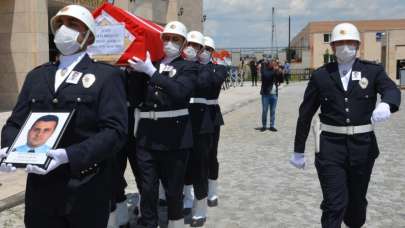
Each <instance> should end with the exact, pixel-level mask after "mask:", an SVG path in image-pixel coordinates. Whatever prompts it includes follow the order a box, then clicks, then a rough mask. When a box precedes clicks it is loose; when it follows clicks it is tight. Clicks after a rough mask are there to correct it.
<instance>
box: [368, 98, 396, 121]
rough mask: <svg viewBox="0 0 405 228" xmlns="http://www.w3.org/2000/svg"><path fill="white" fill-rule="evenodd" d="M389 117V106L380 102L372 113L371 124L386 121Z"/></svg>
mask: <svg viewBox="0 0 405 228" xmlns="http://www.w3.org/2000/svg"><path fill="white" fill-rule="evenodd" d="M390 116H391V111H390V105H389V104H387V103H385V102H381V103H379V104H378V105H377V107H376V108H375V109H374V111H373V115H372V116H371V122H372V123H380V122H384V121H386V120H388V119H389V118H390Z"/></svg>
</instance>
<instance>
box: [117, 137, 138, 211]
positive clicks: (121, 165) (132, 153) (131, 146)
mask: <svg viewBox="0 0 405 228" xmlns="http://www.w3.org/2000/svg"><path fill="white" fill-rule="evenodd" d="M116 160H117V164H116V172H117V173H116V178H115V181H116V184H115V185H114V187H115V189H114V190H115V192H114V201H115V202H116V203H121V202H123V201H125V200H126V196H125V188H126V187H127V182H126V180H125V176H124V174H125V170H126V168H127V160H128V161H129V165H130V166H131V170H132V173H133V175H134V177H135V183H136V186H137V188H138V190H139V191H141V186H140V184H141V181H140V177H139V168H138V165H137V162H136V141H135V138H134V137H131V138H130V139H129V140H128V141H127V144H126V145H125V146H124V148H123V149H122V150H121V151H120V152H119V153H118V154H117V157H116ZM114 209H115V205H112V210H114Z"/></svg>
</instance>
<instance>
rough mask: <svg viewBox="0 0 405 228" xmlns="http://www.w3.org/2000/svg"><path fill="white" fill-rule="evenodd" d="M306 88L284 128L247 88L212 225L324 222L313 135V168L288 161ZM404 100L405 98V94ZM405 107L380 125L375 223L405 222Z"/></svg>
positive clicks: (287, 95)
mask: <svg viewBox="0 0 405 228" xmlns="http://www.w3.org/2000/svg"><path fill="white" fill-rule="evenodd" d="M304 88H305V86H304V85H303V84H295V85H290V86H287V87H284V88H283V89H282V90H281V92H280V98H279V103H278V108H277V120H276V123H277V126H276V127H277V128H278V129H279V131H278V132H276V133H274V132H270V131H266V132H259V131H257V130H255V128H256V127H259V126H260V110H261V106H260V101H259V99H258V96H257V92H258V89H257V88H256V89H255V90H251V88H250V86H249V87H246V88H245V87H244V88H243V89H242V90H246V91H247V90H249V91H248V92H247V93H243V94H240V96H242V97H244V96H252V99H257V101H254V102H252V103H250V104H247V105H245V106H243V107H240V108H238V109H237V111H235V112H231V113H228V114H227V115H226V116H225V122H226V125H225V126H224V127H223V129H222V135H221V141H220V148H219V160H220V164H221V166H220V186H219V193H220V199H219V207H217V208H210V209H209V218H208V222H207V224H206V226H205V227H207V228H259V227H260V228H273V227H274V228H283V227H286V228H287V227H288V228H295V227H296V228H302V227H305V228H311V227H320V224H319V220H320V215H321V211H320V209H319V204H320V202H321V191H320V187H319V182H318V179H317V175H316V171H315V167H314V165H313V160H314V153H313V151H314V146H313V137H312V135H311V136H310V137H309V140H308V143H307V151H306V153H307V154H306V155H307V158H308V167H307V168H306V169H305V170H297V169H295V168H293V167H292V166H291V165H290V164H289V163H288V159H289V157H290V155H291V153H292V150H293V137H294V131H295V125H296V118H297V110H298V105H299V103H300V101H301V99H302V94H303V91H304ZM250 90H251V91H250ZM241 93H242V92H241ZM224 95H226V94H224ZM231 96H232V99H235V100H239V99H240V98H237V97H236V96H235V95H231ZM402 98H403V100H404V99H405V93H403V95H402ZM229 99H230V98H229ZM224 100H225V99H224ZM233 104H234V103H233ZM224 105H225V104H224ZM403 107H404V106H403V105H402V107H401V111H400V112H398V113H396V114H394V115H392V118H391V120H390V121H389V122H387V123H383V124H379V125H378V126H377V128H376V134H377V138H378V142H379V146H380V150H381V155H380V157H379V158H378V159H377V162H376V164H375V167H374V172H373V176H372V179H371V182H370V187H369V193H368V199H369V208H368V219H367V228H405V178H404V173H405V149H404V145H405V144H404V142H403V140H402V139H403V137H404V136H405V111H404V110H403V109H404V108H403ZM126 176H127V179H128V182H129V187H128V189H127V191H128V192H131V193H133V192H136V191H137V190H136V187H135V183H134V180H133V177H132V175H131V173H130V172H127V173H126ZM0 192H1V190H0ZM22 214H23V206H18V207H15V208H13V209H10V210H7V211H4V212H3V213H0V227H22V225H21V224H22ZM10 224H13V225H10Z"/></svg>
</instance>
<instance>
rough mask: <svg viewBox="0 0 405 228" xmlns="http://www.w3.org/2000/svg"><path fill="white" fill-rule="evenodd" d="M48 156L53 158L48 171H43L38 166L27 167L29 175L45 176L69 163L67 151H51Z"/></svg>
mask: <svg viewBox="0 0 405 228" xmlns="http://www.w3.org/2000/svg"><path fill="white" fill-rule="evenodd" d="M46 155H48V156H49V157H51V158H52V160H51V162H50V163H49V166H48V168H47V169H42V168H40V167H38V166H36V165H27V167H26V168H25V171H26V172H27V173H35V174H39V175H45V174H48V173H49V172H51V171H52V170H54V169H56V168H57V167H59V166H60V165H62V164H65V163H68V162H69V158H68V156H67V153H66V150H65V149H56V150H50V151H48V152H47V153H46Z"/></svg>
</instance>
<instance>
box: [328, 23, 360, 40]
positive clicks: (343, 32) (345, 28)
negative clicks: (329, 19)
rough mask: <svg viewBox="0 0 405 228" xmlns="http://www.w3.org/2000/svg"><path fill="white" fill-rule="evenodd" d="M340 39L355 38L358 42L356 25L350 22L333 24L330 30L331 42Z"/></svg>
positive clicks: (358, 35)
mask: <svg viewBox="0 0 405 228" xmlns="http://www.w3.org/2000/svg"><path fill="white" fill-rule="evenodd" d="M340 40H355V41H358V42H360V33H359V30H357V28H356V26H354V25H353V24H350V23H341V24H338V25H336V26H335V28H334V29H333V31H332V40H331V43H333V42H336V41H340Z"/></svg>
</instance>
